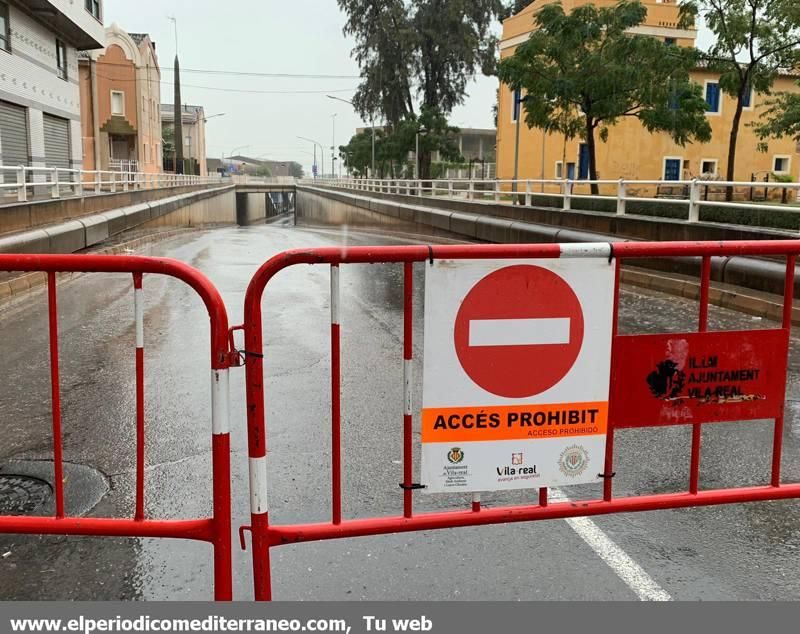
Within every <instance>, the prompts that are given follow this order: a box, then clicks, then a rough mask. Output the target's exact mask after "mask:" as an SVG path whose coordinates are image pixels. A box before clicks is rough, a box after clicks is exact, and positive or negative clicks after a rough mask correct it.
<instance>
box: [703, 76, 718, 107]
mask: <svg viewBox="0 0 800 634" xmlns="http://www.w3.org/2000/svg"><path fill="white" fill-rule="evenodd" d="M706 108H707V110H708V111H709V112H719V84H718V83H717V82H715V81H714V82H711V81H710V82H708V83H707V84H706Z"/></svg>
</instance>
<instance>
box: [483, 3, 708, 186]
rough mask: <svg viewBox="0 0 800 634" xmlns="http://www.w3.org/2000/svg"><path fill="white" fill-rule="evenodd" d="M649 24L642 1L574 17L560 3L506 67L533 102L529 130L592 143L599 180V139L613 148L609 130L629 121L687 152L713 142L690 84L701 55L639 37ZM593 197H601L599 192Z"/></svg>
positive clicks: (593, 175) (528, 105) (545, 13)
mask: <svg viewBox="0 0 800 634" xmlns="http://www.w3.org/2000/svg"><path fill="white" fill-rule="evenodd" d="M646 17H647V9H646V8H645V7H644V6H643V5H642V4H641V3H640V2H638V1H629V2H628V1H623V2H620V3H619V4H617V5H615V6H612V7H603V8H597V7H595V6H594V5H591V4H588V5H583V6H580V7H577V8H575V9H574V10H573V11H571V12H570V13H569V14H567V13H565V11H564V9H563V8H562V6H561V5H560V4H558V3H556V4H549V5H545V6H544V7H542V9H541V10H540V11H539V12H538V13H537V14H536V16H535V18H534V22H535V25H536V28H535V29H534V31H533V33H532V34H531V37H530V38H529V39H528V40H527V41H526V42H525V43H523V44H521V45H520V46H519V47H518V48H517V50H516V52H515V54H514V55H513V56H511V57H508V58H506V59H504V60H503V61H502V62H501V63H500V71H499V76H500V80H501V81H502V82H504V83H505V84H507V85H508V86H510V87H511V88H513V89H519V90H521V91H523V92H524V93H525V95H526V96H525V101H524V109H525V122H526V123H527V125H528V126H529V127H536V128H540V129H545V130H548V131H550V132H559V133H561V134H564V135H565V137H566V138H570V137H574V136H575V135H576V134H578V135H579V136H581V137H582V138H583V139H584V140H585V141H586V144H587V146H588V149H589V178H590V179H592V180H596V179H597V137H596V133H598V132H599V137H600V139H601V140H602V141H604V142H605V141H606V140H607V138H608V134H609V128H610V127H611V126H613V125H615V124H616V123H617V122H618V121H619V120H620V119H623V118H625V117H634V118H636V119H638V120H639V121H640V122H641V124H642V125H643V126H644V128H645V129H646V130H648V131H650V132H657V131H664V132H667V133H669V134H670V136H671V137H672V138H673V139H674V141H675V142H676V143H679V144H681V145H685V144H686V143H689V142H690V141H691V140H693V139H697V140H699V141H707V140H709V139H710V138H711V127H710V125H709V123H708V121H707V120H706V117H705V111H706V103H705V100H704V98H703V95H702V91H701V88H700V86H698V85H696V84H694V83H692V82H691V81H690V79H689V71H690V70H691V69H692V68H693V67H694V65H695V62H696V57H697V56H696V52H695V51H694V50H693V49H689V48H683V47H677V46H671V45H667V44H665V43H664V42H662V41H661V40H658V39H656V38H654V37H649V36H645V35H633V34H631V33H630V32H629V29H632V28H633V27H636V26H638V25H640V24H641V23H642V22H644V20H645V18H646ZM578 131H580V132H578ZM592 192H593V193H595V194H596V193H598V187H597V186H596V185H592Z"/></svg>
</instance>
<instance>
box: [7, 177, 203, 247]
mask: <svg viewBox="0 0 800 634" xmlns="http://www.w3.org/2000/svg"><path fill="white" fill-rule="evenodd" d="M119 187H122V185H119ZM208 189H209V187H208V185H191V186H185V187H170V188H164V189H142V190H137V191H128V192H118V193H114V194H111V193H106V194H97V195H90V196H81V197H69V198H57V199H48V200H37V201H32V202H27V203H13V204H6V205H0V235H3V234H6V233H13V232H17V231H24V230H26V229H35V228H37V227H44V226H46V225H51V224H54V223H58V222H66V221H68V220H74V219H77V218H82V217H83V216H88V215H91V214H97V213H100V212H105V211H109V210H111V209H121V208H123V207H131V206H133V205H138V204H142V203H151V202H154V201H158V200H162V199H168V198H174V197H175V196H180V195H182V194H188V193H192V192H201V191H208ZM213 189H216V188H213Z"/></svg>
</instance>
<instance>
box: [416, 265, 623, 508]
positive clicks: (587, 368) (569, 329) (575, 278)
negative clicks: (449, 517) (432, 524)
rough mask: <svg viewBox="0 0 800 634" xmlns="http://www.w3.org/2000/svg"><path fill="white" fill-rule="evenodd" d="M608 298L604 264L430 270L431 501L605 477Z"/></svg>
mask: <svg viewBox="0 0 800 634" xmlns="http://www.w3.org/2000/svg"><path fill="white" fill-rule="evenodd" d="M613 296H614V267H613V266H612V265H611V264H610V263H609V260H608V257H607V256H606V257H580V258H562V259H558V260H522V261H505V262H502V263H498V262H495V261H490V260H460V261H446V260H445V261H441V260H440V261H435V262H433V263H432V264H431V263H429V264H428V265H427V271H426V299H425V307H426V309H425V368H424V372H425V374H424V380H423V409H422V483H423V484H424V485H425V486H426V491H428V492H432V493H437V492H470V491H497V490H507V489H523V488H538V487H547V486H564V485H570V484H580V483H587V482H597V481H598V480H599V479H600V474H601V473H602V471H603V461H604V454H605V440H606V425H607V419H608V394H609V376H610V367H611V336H612V317H613Z"/></svg>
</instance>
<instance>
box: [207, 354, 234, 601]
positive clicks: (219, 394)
mask: <svg viewBox="0 0 800 634" xmlns="http://www.w3.org/2000/svg"><path fill="white" fill-rule="evenodd" d="M211 433H212V437H211V451H212V458H211V460H212V469H213V473H214V491H213V496H214V524H215V529H216V530H215V541H214V598H215V599H216V600H217V601H230V600H231V599H233V580H232V568H233V564H232V553H231V539H230V535H231V490H230V482H231V461H230V454H231V430H230V377H229V373H228V369H227V368H214V369H212V370H211Z"/></svg>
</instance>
